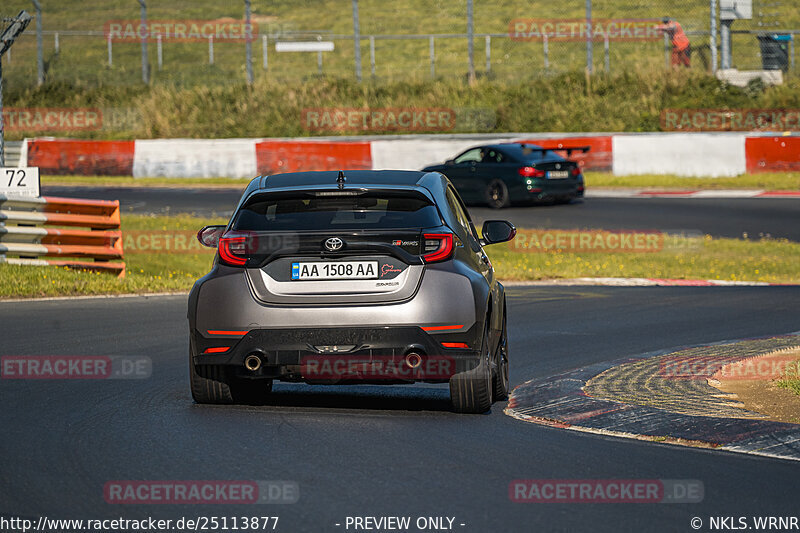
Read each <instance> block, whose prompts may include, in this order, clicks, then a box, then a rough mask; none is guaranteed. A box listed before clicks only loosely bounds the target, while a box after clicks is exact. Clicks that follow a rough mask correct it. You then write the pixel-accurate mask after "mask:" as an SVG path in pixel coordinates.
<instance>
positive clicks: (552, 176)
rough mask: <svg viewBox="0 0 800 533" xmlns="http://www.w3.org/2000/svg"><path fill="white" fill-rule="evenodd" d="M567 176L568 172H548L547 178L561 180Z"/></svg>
mask: <svg viewBox="0 0 800 533" xmlns="http://www.w3.org/2000/svg"><path fill="white" fill-rule="evenodd" d="M567 176H569V171H567V170H548V171H547V177H548V178H550V179H551V180H555V179H563V178H566V177H567Z"/></svg>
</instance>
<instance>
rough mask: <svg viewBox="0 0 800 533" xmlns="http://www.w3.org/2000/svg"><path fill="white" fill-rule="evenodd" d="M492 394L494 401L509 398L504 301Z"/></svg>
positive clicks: (495, 356) (493, 373)
mask: <svg viewBox="0 0 800 533" xmlns="http://www.w3.org/2000/svg"><path fill="white" fill-rule="evenodd" d="M492 366H493V367H494V368H493V372H492V395H493V397H494V401H495V402H498V401H505V400H508V392H509V390H508V389H509V387H508V334H507V333H506V305H505V302H504V303H503V329H502V330H501V331H500V341H499V342H498V343H497V349H496V350H495V355H494V365H492Z"/></svg>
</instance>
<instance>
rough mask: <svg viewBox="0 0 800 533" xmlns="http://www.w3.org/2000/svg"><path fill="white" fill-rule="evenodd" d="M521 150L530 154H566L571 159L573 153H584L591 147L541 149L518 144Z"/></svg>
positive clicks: (526, 144)
mask: <svg viewBox="0 0 800 533" xmlns="http://www.w3.org/2000/svg"><path fill="white" fill-rule="evenodd" d="M520 144H521V145H522V149H523V150H525V151H528V152H529V153H530V152H542V153H544V152H567V157H572V154H573V152H581V153H584V154H585V153H586V152H588V151H589V150H591V149H592V147H591V146H559V147H558V148H543V147H541V146H535V145H531V144H528V143H520Z"/></svg>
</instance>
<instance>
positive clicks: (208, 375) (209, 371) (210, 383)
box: [189, 353, 233, 404]
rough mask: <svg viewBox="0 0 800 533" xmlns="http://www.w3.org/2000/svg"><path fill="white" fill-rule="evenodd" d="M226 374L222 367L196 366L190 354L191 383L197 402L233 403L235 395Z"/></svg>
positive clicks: (193, 395)
mask: <svg viewBox="0 0 800 533" xmlns="http://www.w3.org/2000/svg"><path fill="white" fill-rule="evenodd" d="M201 373H202V375H201ZM225 374H226V373H225V369H224V368H223V367H221V366H210V365H207V366H206V365H204V366H203V367H202V368H200V367H199V366H198V365H195V364H194V361H192V355H191V353H190V354H189V382H190V384H191V388H192V398H194V401H195V402H197V403H214V404H225V403H233V393H232V392H231V388H230V386H229V385H228V380H227V377H226V375H225Z"/></svg>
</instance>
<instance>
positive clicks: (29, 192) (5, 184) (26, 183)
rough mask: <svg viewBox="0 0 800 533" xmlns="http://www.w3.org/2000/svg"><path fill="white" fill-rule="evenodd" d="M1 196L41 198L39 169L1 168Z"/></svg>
mask: <svg viewBox="0 0 800 533" xmlns="http://www.w3.org/2000/svg"><path fill="white" fill-rule="evenodd" d="M0 194H5V195H6V196H25V197H34V198H35V197H38V196H39V167H6V168H0Z"/></svg>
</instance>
